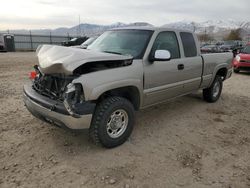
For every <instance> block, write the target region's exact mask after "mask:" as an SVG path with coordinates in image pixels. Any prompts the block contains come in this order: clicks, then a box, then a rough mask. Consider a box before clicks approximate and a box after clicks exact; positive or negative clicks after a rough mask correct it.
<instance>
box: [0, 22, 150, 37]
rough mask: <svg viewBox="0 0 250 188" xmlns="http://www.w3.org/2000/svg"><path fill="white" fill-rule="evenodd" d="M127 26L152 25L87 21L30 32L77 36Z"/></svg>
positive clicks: (20, 31)
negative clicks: (90, 22)
mask: <svg viewBox="0 0 250 188" xmlns="http://www.w3.org/2000/svg"><path fill="white" fill-rule="evenodd" d="M129 26H153V25H151V24H149V23H146V22H134V23H129V24H125V23H121V22H117V23H114V24H111V25H97V24H89V23H82V24H80V25H76V26H74V27H70V28H67V27H61V28H57V29H54V30H50V29H36V30H31V33H32V34H37V35H49V34H50V33H51V34H52V35H63V36H65V35H70V36H79V35H87V36H92V35H99V34H101V33H103V32H104V31H106V30H108V29H112V28H120V27H129ZM7 32H9V33H14V34H29V33H30V31H29V30H25V29H21V30H11V31H7ZM0 33H6V31H0Z"/></svg>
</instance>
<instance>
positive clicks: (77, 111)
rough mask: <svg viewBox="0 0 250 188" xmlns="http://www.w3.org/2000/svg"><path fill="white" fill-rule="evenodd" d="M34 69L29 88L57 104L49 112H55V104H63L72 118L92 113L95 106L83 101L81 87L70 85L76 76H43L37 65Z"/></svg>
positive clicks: (78, 84) (75, 84)
mask: <svg viewBox="0 0 250 188" xmlns="http://www.w3.org/2000/svg"><path fill="white" fill-rule="evenodd" d="M34 69H35V74H34V73H33V79H32V86H31V87H32V89H33V90H35V91H36V92H37V93H38V94H40V95H42V96H45V97H48V98H49V99H51V100H53V101H56V102H57V103H56V104H55V105H53V106H51V107H50V110H51V111H56V108H57V104H63V106H64V107H65V110H66V111H67V113H68V114H69V115H71V116H72V117H74V118H80V117H81V116H82V115H84V114H86V113H90V112H93V110H94V107H95V104H94V103H91V102H86V101H85V98H84V92H83V88H82V85H81V84H80V83H74V84H73V83H72V81H73V80H74V79H76V78H77V76H73V75H64V74H44V73H42V72H41V71H40V69H39V66H37V65H36V66H34Z"/></svg>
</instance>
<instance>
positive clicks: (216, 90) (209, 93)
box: [203, 75, 223, 103]
mask: <svg viewBox="0 0 250 188" xmlns="http://www.w3.org/2000/svg"><path fill="white" fill-rule="evenodd" d="M222 87H223V82H222V78H221V77H220V76H218V75H217V76H216V77H215V79H214V81H213V83H212V85H211V86H210V87H209V88H207V89H204V90H203V98H204V100H205V101H207V102H209V103H213V102H216V101H217V100H218V99H219V98H220V95H221V91H222Z"/></svg>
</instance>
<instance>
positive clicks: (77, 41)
mask: <svg viewBox="0 0 250 188" xmlns="http://www.w3.org/2000/svg"><path fill="white" fill-rule="evenodd" d="M87 39H88V37H86V36H85V37H78V38H73V39H71V40H69V41H63V42H62V46H76V45H81V44H82V43H83V42H85V41H86V40H87Z"/></svg>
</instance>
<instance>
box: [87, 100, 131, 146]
mask: <svg viewBox="0 0 250 188" xmlns="http://www.w3.org/2000/svg"><path fill="white" fill-rule="evenodd" d="M111 116H112V117H111ZM134 120H135V111H134V107H133V105H132V104H131V103H130V102H129V101H128V100H127V99H125V98H122V97H109V98H106V99H104V100H103V101H101V102H100V103H99V104H98V105H97V107H96V110H95V113H94V116H93V119H92V122H91V126H90V129H89V134H90V138H91V140H92V141H93V142H94V143H95V144H99V143H100V144H101V145H102V146H104V147H106V148H113V147H116V146H119V145H121V144H123V143H124V142H125V141H126V140H127V139H128V137H129V136H130V135H131V133H132V130H133V126H134ZM116 122H118V123H116Z"/></svg>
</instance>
